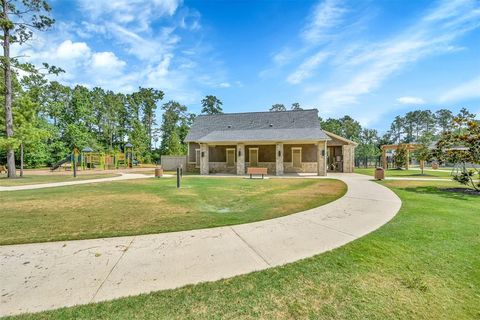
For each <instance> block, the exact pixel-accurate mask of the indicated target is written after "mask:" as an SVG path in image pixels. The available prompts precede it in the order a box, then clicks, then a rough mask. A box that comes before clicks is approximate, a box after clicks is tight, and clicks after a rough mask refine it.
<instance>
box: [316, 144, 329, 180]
mask: <svg viewBox="0 0 480 320" xmlns="http://www.w3.org/2000/svg"><path fill="white" fill-rule="evenodd" d="M317 171H318V172H317V174H318V175H319V176H326V175H327V141H320V142H319V143H318V144H317Z"/></svg>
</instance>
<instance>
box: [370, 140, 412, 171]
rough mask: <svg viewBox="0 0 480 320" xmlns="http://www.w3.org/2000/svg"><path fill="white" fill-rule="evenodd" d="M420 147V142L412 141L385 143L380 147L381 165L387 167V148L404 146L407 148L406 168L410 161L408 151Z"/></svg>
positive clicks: (393, 148)
mask: <svg viewBox="0 0 480 320" xmlns="http://www.w3.org/2000/svg"><path fill="white" fill-rule="evenodd" d="M420 147H421V145H420V144H413V143H401V144H385V145H383V146H381V147H380V149H382V166H383V168H384V169H387V155H386V152H387V150H395V151H397V150H398V149H401V148H405V149H407V160H406V161H405V169H407V170H408V163H409V161H410V151H415V150H417V149H419V148H420Z"/></svg>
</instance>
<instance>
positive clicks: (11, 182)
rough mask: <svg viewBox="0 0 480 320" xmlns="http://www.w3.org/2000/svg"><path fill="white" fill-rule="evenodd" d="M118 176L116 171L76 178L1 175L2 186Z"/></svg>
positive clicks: (56, 175)
mask: <svg viewBox="0 0 480 320" xmlns="http://www.w3.org/2000/svg"><path fill="white" fill-rule="evenodd" d="M116 176H119V174H114V173H99V174H82V175H78V176H77V177H76V178H74V177H73V175H60V174H51V175H25V176H24V177H23V178H20V177H18V178H15V179H8V178H7V177H6V176H4V175H3V176H0V187H11V186H20V185H27V184H42V183H51V182H64V181H75V180H89V179H99V178H109V177H116ZM0 197H1V196H0ZM0 199H1V198H0Z"/></svg>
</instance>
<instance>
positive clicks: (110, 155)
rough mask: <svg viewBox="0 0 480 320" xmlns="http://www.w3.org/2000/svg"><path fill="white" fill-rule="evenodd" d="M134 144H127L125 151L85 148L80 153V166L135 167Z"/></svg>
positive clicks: (83, 167) (88, 167)
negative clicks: (102, 150) (94, 150)
mask: <svg viewBox="0 0 480 320" xmlns="http://www.w3.org/2000/svg"><path fill="white" fill-rule="evenodd" d="M133 161H134V160H133V152H132V145H131V144H129V143H128V144H126V145H125V152H93V150H92V149H90V148H85V149H83V150H82V153H81V154H80V167H81V168H82V169H83V170H87V169H95V168H100V169H104V170H106V169H120V168H131V167H133Z"/></svg>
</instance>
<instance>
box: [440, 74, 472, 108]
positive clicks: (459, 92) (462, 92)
mask: <svg viewBox="0 0 480 320" xmlns="http://www.w3.org/2000/svg"><path fill="white" fill-rule="evenodd" d="M473 98H480V77H478V78H474V79H471V80H469V81H467V82H464V83H462V84H460V85H458V86H456V87H454V88H452V89H450V90H448V91H447V92H445V93H444V94H442V95H441V96H440V98H439V102H441V103H445V102H457V101H464V100H467V99H473Z"/></svg>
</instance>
